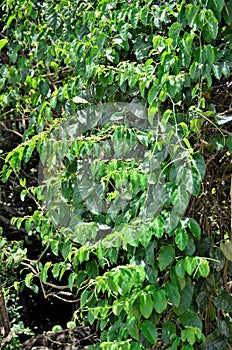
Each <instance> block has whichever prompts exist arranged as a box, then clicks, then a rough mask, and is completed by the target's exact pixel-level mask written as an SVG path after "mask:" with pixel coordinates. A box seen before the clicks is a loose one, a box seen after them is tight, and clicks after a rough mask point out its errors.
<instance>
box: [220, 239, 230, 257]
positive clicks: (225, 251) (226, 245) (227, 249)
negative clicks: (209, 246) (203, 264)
mask: <svg viewBox="0 0 232 350" xmlns="http://www.w3.org/2000/svg"><path fill="white" fill-rule="evenodd" d="M220 249H221V250H222V252H223V254H224V255H225V257H226V259H227V260H229V261H232V242H231V241H228V242H225V243H223V242H221V243H220Z"/></svg>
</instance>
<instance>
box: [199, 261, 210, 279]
mask: <svg viewBox="0 0 232 350" xmlns="http://www.w3.org/2000/svg"><path fill="white" fill-rule="evenodd" d="M199 273H200V275H201V277H207V276H208V275H209V273H210V267H209V262H208V260H206V259H201V260H200V264H199Z"/></svg>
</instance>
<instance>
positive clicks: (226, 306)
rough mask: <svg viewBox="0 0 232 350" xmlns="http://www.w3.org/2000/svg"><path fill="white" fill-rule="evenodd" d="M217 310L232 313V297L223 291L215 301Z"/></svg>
mask: <svg viewBox="0 0 232 350" xmlns="http://www.w3.org/2000/svg"><path fill="white" fill-rule="evenodd" d="M213 302H214V305H215V306H216V308H218V309H221V310H224V311H226V312H232V296H231V295H230V294H229V293H228V292H226V291H221V295H220V296H218V297H215V298H214V299H213Z"/></svg>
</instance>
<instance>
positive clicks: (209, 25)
mask: <svg viewBox="0 0 232 350" xmlns="http://www.w3.org/2000/svg"><path fill="white" fill-rule="evenodd" d="M204 21H205V23H204V26H203V30H202V32H203V37H204V39H205V40H206V41H208V42H210V41H211V40H214V39H216V37H217V34H218V21H217V19H216V18H215V16H214V14H213V12H212V11H211V10H207V11H206V12H204Z"/></svg>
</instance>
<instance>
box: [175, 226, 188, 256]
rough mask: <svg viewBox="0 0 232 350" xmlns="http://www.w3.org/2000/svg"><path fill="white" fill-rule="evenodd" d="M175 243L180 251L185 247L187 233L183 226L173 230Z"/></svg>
mask: <svg viewBox="0 0 232 350" xmlns="http://www.w3.org/2000/svg"><path fill="white" fill-rule="evenodd" d="M175 243H176V245H177V247H178V248H179V249H180V250H181V251H182V250H184V249H185V248H186V246H187V243H188V234H187V231H186V230H185V228H183V227H182V228H177V229H176V231H175Z"/></svg>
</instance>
